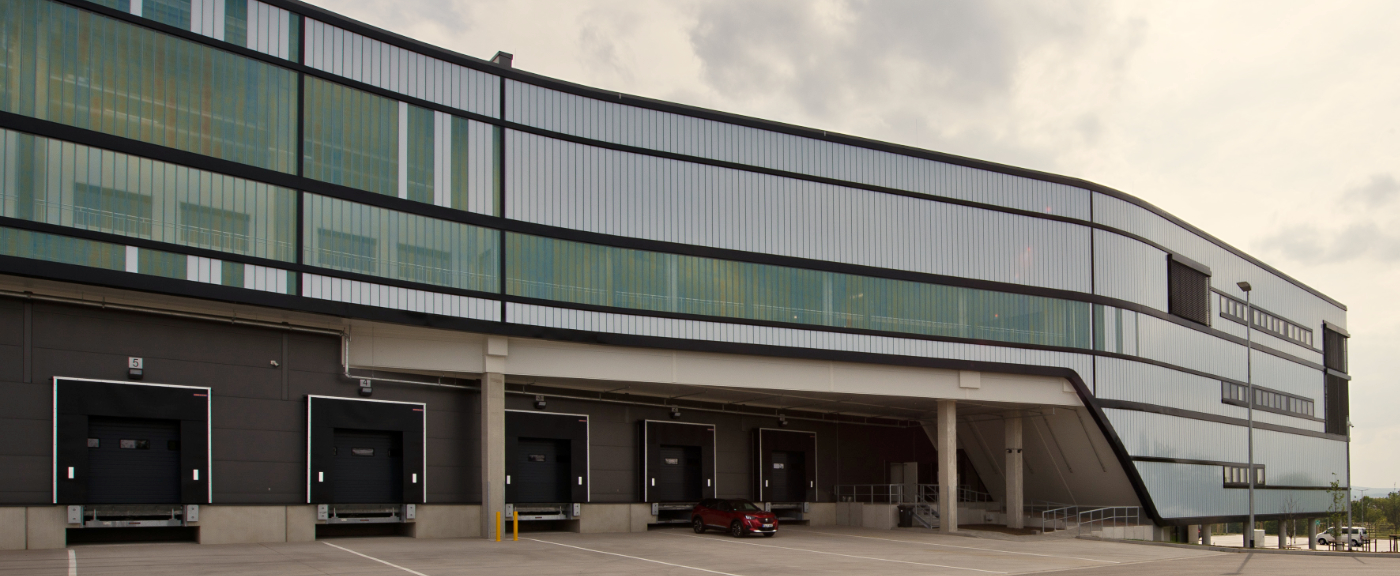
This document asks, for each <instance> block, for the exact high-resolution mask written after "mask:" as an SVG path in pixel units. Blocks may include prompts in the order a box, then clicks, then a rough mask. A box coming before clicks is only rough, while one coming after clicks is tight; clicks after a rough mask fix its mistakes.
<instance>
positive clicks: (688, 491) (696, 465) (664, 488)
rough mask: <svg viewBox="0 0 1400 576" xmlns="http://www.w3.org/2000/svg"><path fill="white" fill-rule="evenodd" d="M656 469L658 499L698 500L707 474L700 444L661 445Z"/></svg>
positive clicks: (669, 500) (675, 500)
mask: <svg viewBox="0 0 1400 576" xmlns="http://www.w3.org/2000/svg"><path fill="white" fill-rule="evenodd" d="M660 455H661V466H660V467H659V468H658V469H657V470H656V501H658V502H698V501H699V500H700V498H701V486H703V485H704V482H705V475H704V470H703V468H702V466H701V465H700V463H701V460H700V447H699V446H666V445H663V446H661V450H660Z"/></svg>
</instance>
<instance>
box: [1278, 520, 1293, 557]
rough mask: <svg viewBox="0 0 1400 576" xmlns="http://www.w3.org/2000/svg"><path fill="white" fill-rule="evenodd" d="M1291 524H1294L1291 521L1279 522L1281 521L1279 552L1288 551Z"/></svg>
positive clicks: (1279, 526) (1279, 523)
mask: <svg viewBox="0 0 1400 576" xmlns="http://www.w3.org/2000/svg"><path fill="white" fill-rule="evenodd" d="M1291 523H1292V521H1291V520H1279V521H1278V549H1279V550H1284V549H1287V548H1288V528H1289V526H1288V525H1289V524H1291Z"/></svg>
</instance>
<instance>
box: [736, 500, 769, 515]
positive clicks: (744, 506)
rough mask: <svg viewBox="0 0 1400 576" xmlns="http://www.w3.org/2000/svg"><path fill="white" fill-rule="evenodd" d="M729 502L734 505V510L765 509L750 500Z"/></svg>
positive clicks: (752, 510) (754, 510)
mask: <svg viewBox="0 0 1400 576" xmlns="http://www.w3.org/2000/svg"><path fill="white" fill-rule="evenodd" d="M729 504H730V505H731V506H733V507H734V510H735V511H736V512H762V511H763V509H762V508H759V507H758V505H756V504H754V503H753V502H749V501H748V500H730V501H729Z"/></svg>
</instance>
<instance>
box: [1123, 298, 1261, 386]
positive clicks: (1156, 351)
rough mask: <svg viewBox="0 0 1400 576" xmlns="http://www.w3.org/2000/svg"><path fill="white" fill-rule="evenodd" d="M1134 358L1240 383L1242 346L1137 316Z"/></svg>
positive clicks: (1156, 319) (1183, 327) (1242, 365)
mask: <svg viewBox="0 0 1400 576" xmlns="http://www.w3.org/2000/svg"><path fill="white" fill-rule="evenodd" d="M1137 319H1138V355H1139V356H1142V357H1143V358H1149V359H1152V360H1157V361H1160V362H1166V363H1168V364H1173V365H1176V366H1181V367H1184V368H1191V369H1193V370H1198V371H1201V372H1205V373H1207V374H1217V375H1220V376H1222V377H1225V378H1233V379H1235V380H1241V381H1243V380H1244V377H1245V357H1244V345H1243V344H1235V343H1232V342H1227V341H1225V340H1222V339H1220V338H1218V337H1215V336H1212V335H1210V334H1206V333H1204V332H1198V331H1196V330H1192V329H1190V328H1187V327H1185V326H1181V325H1179V324H1174V323H1172V322H1169V321H1167V320H1163V319H1161V318H1157V317H1155V316H1148V315H1146V314H1138V315H1137Z"/></svg>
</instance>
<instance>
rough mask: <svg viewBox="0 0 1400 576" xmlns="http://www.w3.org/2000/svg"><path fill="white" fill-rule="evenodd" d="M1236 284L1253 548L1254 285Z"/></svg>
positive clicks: (1248, 541) (1249, 540) (1248, 538)
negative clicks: (1241, 313) (1241, 316)
mask: <svg viewBox="0 0 1400 576" xmlns="http://www.w3.org/2000/svg"><path fill="white" fill-rule="evenodd" d="M1238 286H1239V287H1240V290H1243V291H1244V308H1245V320H1244V327H1245V348H1244V365H1245V369H1244V370H1245V371H1244V381H1245V384H1246V385H1248V386H1249V468H1248V470H1249V472H1248V473H1249V526H1248V528H1246V529H1247V530H1248V531H1249V532H1248V535H1247V536H1245V538H1244V542H1245V547H1246V548H1254V478H1255V474H1256V472H1255V471H1254V304H1252V303H1251V301H1250V298H1249V294H1250V292H1252V291H1253V290H1254V287H1252V286H1250V285H1249V283H1248V282H1240V283H1239V284H1238Z"/></svg>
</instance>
